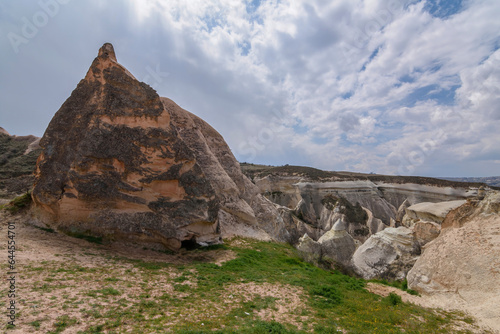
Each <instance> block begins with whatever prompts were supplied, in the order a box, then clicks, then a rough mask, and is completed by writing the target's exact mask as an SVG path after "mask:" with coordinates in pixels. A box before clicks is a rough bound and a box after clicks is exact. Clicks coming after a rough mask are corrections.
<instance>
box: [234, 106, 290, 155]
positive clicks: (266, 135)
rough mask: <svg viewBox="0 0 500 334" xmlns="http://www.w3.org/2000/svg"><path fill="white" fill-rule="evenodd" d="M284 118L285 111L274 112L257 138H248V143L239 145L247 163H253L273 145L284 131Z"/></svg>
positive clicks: (240, 152) (239, 149)
mask: <svg viewBox="0 0 500 334" xmlns="http://www.w3.org/2000/svg"><path fill="white" fill-rule="evenodd" d="M284 117H285V113H284V111H280V110H276V109H275V110H273V111H272V112H271V116H270V120H269V123H268V125H267V126H265V127H263V128H261V129H260V130H259V132H258V133H257V135H256V136H251V137H249V138H247V140H246V141H244V142H243V143H241V144H240V145H239V147H238V151H239V154H241V155H242V156H244V157H245V159H246V160H247V161H253V160H254V159H255V158H256V157H257V155H258V154H259V153H260V152H262V151H264V150H265V149H266V148H267V147H268V145H270V144H272V143H273V141H274V140H275V139H276V136H277V134H278V133H279V132H281V131H282V130H283V124H282V121H281V120H282V119H283V118H284Z"/></svg>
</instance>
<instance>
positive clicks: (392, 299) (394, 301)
mask: <svg viewBox="0 0 500 334" xmlns="http://www.w3.org/2000/svg"><path fill="white" fill-rule="evenodd" d="M384 300H385V302H386V303H388V304H389V305H392V306H396V305H398V304H401V303H402V302H403V300H402V299H401V296H399V295H397V294H395V293H394V292H391V293H390V294H389V296H387V297H385V298H384Z"/></svg>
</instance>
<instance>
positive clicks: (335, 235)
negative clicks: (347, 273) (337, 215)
mask: <svg viewBox="0 0 500 334" xmlns="http://www.w3.org/2000/svg"><path fill="white" fill-rule="evenodd" d="M346 228H347V224H346V223H345V222H344V221H342V220H340V219H339V220H337V222H336V223H335V224H334V225H333V227H332V229H331V230H330V231H328V232H326V233H325V234H323V235H322V236H321V238H319V240H318V243H319V244H320V245H321V254H322V259H323V261H327V262H331V263H333V264H334V265H336V264H340V265H341V266H342V267H344V268H347V267H348V266H349V264H350V262H351V257H352V255H353V254H354V251H355V250H356V244H355V243H354V239H353V238H352V237H351V235H350V234H349V233H347V231H346Z"/></svg>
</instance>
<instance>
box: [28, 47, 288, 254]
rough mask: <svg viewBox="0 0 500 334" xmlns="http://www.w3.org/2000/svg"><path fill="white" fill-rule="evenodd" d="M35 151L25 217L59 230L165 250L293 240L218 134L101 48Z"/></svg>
mask: <svg viewBox="0 0 500 334" xmlns="http://www.w3.org/2000/svg"><path fill="white" fill-rule="evenodd" d="M40 146H41V147H42V148H43V151H42V154H41V155H40V157H39V159H38V162H37V170H36V182H35V187H34V190H33V199H34V202H35V204H36V208H35V217H37V219H39V220H40V221H43V222H44V223H46V224H47V225H49V226H52V227H54V228H57V229H59V230H62V231H67V232H71V233H89V234H95V235H100V236H104V237H106V238H109V239H127V240H135V241H139V242H141V243H152V244H161V245H163V246H164V247H166V248H170V249H178V248H179V247H181V245H182V242H183V241H187V240H189V241H195V242H202V243H205V244H210V243H216V242H219V241H220V238H221V237H226V236H232V235H243V236H251V237H256V238H259V239H266V240H268V239H271V238H273V239H276V240H280V241H288V242H292V241H296V239H295V240H290V239H288V238H290V235H291V234H294V233H293V230H291V231H284V229H285V228H284V226H283V223H284V222H283V219H282V218H281V216H280V214H279V212H278V210H277V209H276V207H275V205H274V204H273V203H271V202H269V201H268V200H267V199H265V198H263V197H262V196H261V195H260V192H259V189H258V188H257V187H256V186H255V185H253V184H252V183H251V182H250V180H248V178H246V177H245V176H244V175H243V174H242V173H241V170H240V167H239V164H238V162H237V161H236V159H235V158H234V156H233V155H232V153H231V150H230V149H229V147H228V146H227V144H226V143H225V141H224V139H223V138H222V136H221V135H220V134H218V133H217V131H215V130H214V129H213V128H212V127H211V126H210V125H208V124H207V123H206V122H204V121H203V120H201V119H200V118H198V117H197V116H195V115H193V114H191V113H189V112H187V111H186V110H184V109H182V108H180V107H179V106H178V105H176V104H175V103H174V102H173V101H171V100H169V99H166V98H160V97H159V96H158V95H157V93H156V92H155V91H154V90H153V89H152V88H151V87H149V86H148V85H146V84H145V83H142V82H139V81H137V80H136V79H135V78H134V76H133V75H132V74H130V72H128V71H127V70H126V69H125V68H124V67H123V66H122V65H120V64H119V63H118V62H117V60H116V55H115V52H114V50H113V47H112V45H111V44H109V43H106V44H104V45H103V47H102V48H101V49H100V50H99V55H98V57H97V58H96V59H95V60H94V61H93V63H92V66H91V67H90V69H89V71H88V73H87V75H86V76H85V78H84V79H83V80H82V81H80V83H79V84H78V86H77V88H76V89H75V90H74V91H73V92H72V94H71V96H70V97H69V98H68V100H66V102H65V103H64V104H63V105H62V107H61V108H60V109H59V111H58V112H57V113H56V114H55V116H54V118H53V119H52V121H51V122H50V124H49V126H48V128H47V130H46V132H45V134H44V136H43V138H42V140H41V141H40ZM290 228H291V229H293V227H290ZM296 234H297V233H295V235H296ZM297 238H298V237H297Z"/></svg>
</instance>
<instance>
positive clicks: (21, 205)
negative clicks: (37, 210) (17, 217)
mask: <svg viewBox="0 0 500 334" xmlns="http://www.w3.org/2000/svg"><path fill="white" fill-rule="evenodd" d="M31 202H32V199H31V192H29V191H28V192H27V193H26V194H24V195H21V196H19V197H16V198H14V199H13V200H12V201H10V203H9V204H7V205H4V206H3V209H4V210H7V211H9V212H10V213H11V214H13V215H14V214H16V213H18V212H20V211H22V210H24V209H27V208H29V207H30V205H31Z"/></svg>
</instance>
